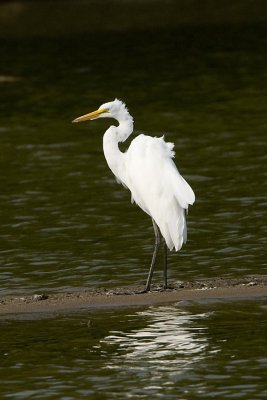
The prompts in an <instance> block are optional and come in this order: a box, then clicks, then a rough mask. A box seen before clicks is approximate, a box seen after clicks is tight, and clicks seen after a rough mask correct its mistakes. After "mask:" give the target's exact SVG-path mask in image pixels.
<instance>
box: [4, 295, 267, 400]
mask: <svg viewBox="0 0 267 400" xmlns="http://www.w3.org/2000/svg"><path fill="white" fill-rule="evenodd" d="M266 308H267V302H266V300H265V301H259V302H257V303H256V302H242V303H227V302H225V303H224V302H218V303H212V302H208V303H203V304H194V303H193V302H185V303H178V304H176V305H171V306H159V307H150V308H147V309H130V310H128V309H126V310H120V311H116V312H114V311H113V310H112V311H105V312H104V311H102V312H101V311H98V312H94V313H90V312H83V313H81V314H78V315H75V316H73V315H72V316H58V317H53V318H49V319H44V320H41V321H39V320H30V319H28V320H27V319H23V317H21V319H20V320H17V321H12V320H9V321H8V320H6V321H5V320H2V321H1V344H0V354H1V364H0V375H1V383H0V385H1V398H3V399H8V398H10V399H29V398H31V399H69V400H70V399H85V398H90V399H91V398H92V399H126V398H134V399H151V398H165V399H188V400H191V399H218V400H221V399H247V400H251V399H266V396H267V386H266V380H267V351H266V348H267V319H266ZM26 318H29V316H27V317H26ZM255 322H256V323H255Z"/></svg>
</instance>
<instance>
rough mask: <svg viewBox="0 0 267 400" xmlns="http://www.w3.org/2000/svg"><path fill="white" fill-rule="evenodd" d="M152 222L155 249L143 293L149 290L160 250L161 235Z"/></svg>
mask: <svg viewBox="0 0 267 400" xmlns="http://www.w3.org/2000/svg"><path fill="white" fill-rule="evenodd" d="M152 222H153V228H154V232H155V248H154V253H153V257H152V261H151V266H150V270H149V273H148V277H147V281H146V287H145V292H149V290H150V285H151V281H152V278H153V271H154V266H155V263H156V259H157V255H158V252H159V248H160V241H161V240H160V239H161V234H160V231H159V228H158V226H157V224H156V222H155V221H154V220H153V219H152Z"/></svg>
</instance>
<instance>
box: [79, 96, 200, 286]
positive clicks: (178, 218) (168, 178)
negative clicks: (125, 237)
mask: <svg viewBox="0 0 267 400" xmlns="http://www.w3.org/2000/svg"><path fill="white" fill-rule="evenodd" d="M97 118H114V119H115V120H117V121H118V123H119V124H118V126H114V125H112V126H110V127H109V128H108V130H107V131H106V132H105V134H104V137H103V149H104V155H105V158H106V161H107V163H108V166H109V168H110V169H111V171H112V172H113V174H114V175H115V177H116V179H117V181H118V182H120V183H122V184H123V185H124V186H125V187H126V188H128V189H129V190H130V192H131V195H132V202H135V203H136V204H138V205H139V207H140V208H141V209H142V210H143V211H144V212H145V213H147V214H148V215H150V217H151V218H152V223H153V227H154V232H155V248H154V252H153V257H152V261H151V265H150V270H149V273H148V277H147V282H146V286H145V291H146V292H147V291H149V290H150V286H151V281H152V277H153V270H154V266H155V262H156V258H157V255H158V252H159V248H160V244H161V239H162V237H163V239H164V270H163V277H164V289H166V288H167V247H168V248H169V249H170V250H173V249H175V250H176V251H178V250H180V249H181V247H182V245H183V243H185V242H186V238H187V230H186V219H185V211H186V210H187V209H188V205H189V204H193V203H194V201H195V195H194V192H193V190H192V189H191V187H190V186H189V185H188V183H187V182H186V181H185V179H184V178H183V177H182V176H181V175H180V174H179V172H178V170H177V168H176V166H175V164H174V162H173V160H172V159H173V158H174V151H173V148H174V145H173V143H166V142H165V141H164V137H160V138H158V137H151V136H147V135H143V134H141V135H138V136H137V137H136V138H134V139H133V140H132V142H131V144H130V146H129V148H128V150H127V151H125V152H122V151H120V149H119V146H118V143H120V142H124V141H125V140H126V139H127V138H128V137H129V136H130V135H131V133H132V132H133V118H132V116H131V115H130V114H129V112H128V110H127V108H126V106H125V104H124V103H123V102H122V101H120V100H118V99H115V100H114V101H111V102H109V103H105V104H102V105H101V106H100V107H99V109H98V110H96V111H93V112H91V113H89V114H85V115H82V116H81V117H78V118H76V119H75V120H74V121H72V122H81V121H86V120H94V119H97Z"/></svg>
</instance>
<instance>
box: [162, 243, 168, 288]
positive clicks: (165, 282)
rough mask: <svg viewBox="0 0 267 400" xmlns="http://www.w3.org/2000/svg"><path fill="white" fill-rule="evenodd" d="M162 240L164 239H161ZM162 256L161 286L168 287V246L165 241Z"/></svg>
mask: <svg viewBox="0 0 267 400" xmlns="http://www.w3.org/2000/svg"><path fill="white" fill-rule="evenodd" d="M163 240H164V239H163ZM163 252H164V254H163V257H164V269H163V288H164V289H167V287H168V248H167V245H166V243H165V240H164V243H163Z"/></svg>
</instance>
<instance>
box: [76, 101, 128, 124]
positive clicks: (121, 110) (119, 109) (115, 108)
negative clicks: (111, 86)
mask: <svg viewBox="0 0 267 400" xmlns="http://www.w3.org/2000/svg"><path fill="white" fill-rule="evenodd" d="M127 115H129V113H128V110H127V108H126V106H125V104H124V103H123V102H122V101H121V100H118V99H115V100H114V101H110V102H108V103H104V104H102V105H101V106H100V107H99V108H98V110H96V111H93V112H90V113H88V114H85V115H82V116H81V117H78V118H76V119H74V120H73V121H72V122H82V121H87V120H93V119H98V118H115V119H117V120H119V119H121V118H125V117H126V116H127Z"/></svg>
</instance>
